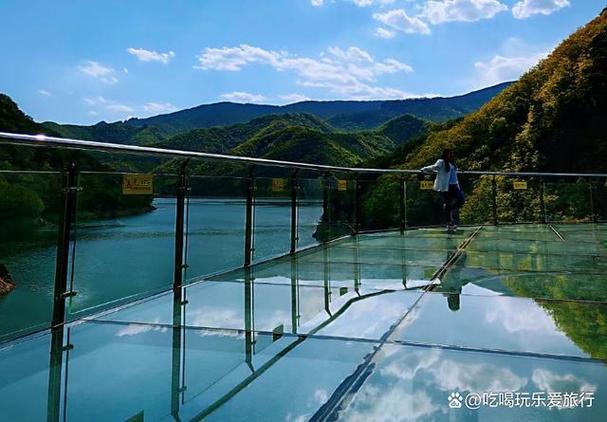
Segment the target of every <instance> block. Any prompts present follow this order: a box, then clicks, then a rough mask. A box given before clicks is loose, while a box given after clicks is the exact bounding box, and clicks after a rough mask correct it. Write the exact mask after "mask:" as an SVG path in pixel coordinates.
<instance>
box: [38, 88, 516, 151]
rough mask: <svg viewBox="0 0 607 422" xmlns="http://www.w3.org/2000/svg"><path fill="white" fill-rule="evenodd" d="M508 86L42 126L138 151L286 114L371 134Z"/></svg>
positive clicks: (470, 103) (471, 107)
mask: <svg viewBox="0 0 607 422" xmlns="http://www.w3.org/2000/svg"><path fill="white" fill-rule="evenodd" d="M508 84H509V82H507V83H503V84H499V85H496V86H493V87H489V88H485V89H482V90H479V91H475V92H471V93H469V94H466V95H461V96H456V97H449V98H442V97H436V98H418V99H407V100H392V101H303V102H299V103H294V104H289V105H285V106H273V105H257V104H236V103H229V102H222V103H216V104H204V105H200V106H197V107H193V108H190V109H186V110H181V111H177V112H174V113H169V114H162V115H158V116H154V117H149V118H145V119H138V118H133V119H129V120H127V121H124V122H113V123H106V122H99V123H97V124H95V125H91V126H81V125H69V124H57V123H54V122H44V123H43V125H44V126H45V127H47V128H48V129H49V130H52V131H54V132H56V133H59V134H60V135H61V136H63V137H66V138H76V139H85V140H96V141H106V142H115V143H120V144H133V145H155V144H158V143H161V142H164V141H166V140H167V139H169V138H171V137H172V136H175V135H178V134H182V133H185V132H189V131H191V130H194V129H203V128H211V127H221V126H231V125H234V124H238V123H246V122H248V121H250V120H254V119H257V118H259V117H263V116H269V115H281V114H311V115H314V116H316V117H317V118H319V119H321V120H324V121H326V122H327V123H328V124H329V125H331V126H333V127H335V128H338V129H344V130H367V129H373V128H376V127H378V126H380V125H382V124H383V123H386V122H387V121H389V120H391V119H393V118H395V117H398V116H401V115H403V114H411V115H413V116H416V117H418V118H421V119H426V120H432V121H444V120H448V119H452V118H456V117H461V116H464V115H466V114H468V113H470V112H472V111H475V110H478V109H479V108H480V107H481V106H482V105H483V104H484V103H486V102H487V101H488V100H489V99H491V98H492V97H493V96H495V95H497V94H498V93H499V92H501V91H502V90H503V89H504V88H505V87H506V86H508ZM211 135H212V134H211Z"/></svg>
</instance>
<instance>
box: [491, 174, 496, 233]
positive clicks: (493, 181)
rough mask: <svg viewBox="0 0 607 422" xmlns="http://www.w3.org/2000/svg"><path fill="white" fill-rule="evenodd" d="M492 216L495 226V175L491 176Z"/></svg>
mask: <svg viewBox="0 0 607 422" xmlns="http://www.w3.org/2000/svg"><path fill="white" fill-rule="evenodd" d="M491 217H492V220H493V221H492V222H493V225H494V226H497V224H498V221H497V183H496V181H495V176H493V177H491Z"/></svg>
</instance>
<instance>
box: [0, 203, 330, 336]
mask: <svg viewBox="0 0 607 422" xmlns="http://www.w3.org/2000/svg"><path fill="white" fill-rule="evenodd" d="M154 205H155V206H156V207H157V209H156V210H155V211H153V212H150V213H147V214H143V215H137V216H132V217H125V218H118V219H112V220H103V221H96V222H86V223H81V224H78V226H77V228H76V235H75V237H76V239H77V240H76V243H75V254H74V255H73V256H72V259H73V272H72V274H71V275H70V280H71V282H72V283H73V290H75V291H76V292H77V295H76V296H75V297H74V298H72V299H71V300H70V301H69V306H68V310H69V312H70V314H71V315H72V316H77V315H78V314H79V313H82V312H83V311H91V310H93V309H94V308H96V307H99V306H101V305H106V304H108V303H113V302H117V301H120V300H123V299H125V298H132V297H134V296H137V295H142V294H143V295H145V294H149V293H152V292H156V291H160V290H165V289H168V288H170V286H171V283H172V278H173V265H174V264H173V262H174V255H173V249H174V242H175V238H174V233H175V200H174V199H164V198H163V199H157V200H156V201H155V202H154ZM189 209H190V212H189V221H188V254H187V261H188V265H189V267H188V269H187V271H186V278H187V279H188V280H193V279H195V278H197V277H200V276H202V275H207V274H212V273H216V272H219V271H222V270H227V269H230V268H234V267H238V266H241V265H242V263H243V259H244V221H245V205H244V202H243V201H242V200H223V199H222V200H209V199H196V200H191V201H190V208H189ZM321 214H322V206H321V204H318V203H314V204H301V206H300V211H299V222H300V232H299V237H300V240H299V246H300V247H303V246H307V245H311V244H314V243H315V242H316V240H315V239H314V238H313V237H312V235H313V233H314V231H315V229H316V223H317V222H318V220H319V219H320V216H321ZM255 216H256V218H255V254H254V259H255V260H257V261H260V260H263V259H267V258H269V257H271V256H274V255H278V254H282V253H285V252H288V250H289V246H290V237H289V236H290V231H289V227H290V207H289V202H288V201H273V202H272V203H268V202H263V203H261V204H258V205H257V207H256V213H255ZM24 250H25V252H22V253H17V254H16V255H15V256H11V257H3V258H2V262H3V263H5V265H6V266H7V267H8V268H9V271H10V272H11V273H12V275H13V278H14V280H15V282H16V284H17V289H16V290H14V291H13V292H11V293H10V294H9V295H7V296H5V297H3V298H2V299H0V321H2V324H1V326H0V337H1V336H3V335H6V334H8V333H13V332H15V331H18V330H27V329H31V328H33V327H42V326H45V325H47V324H48V321H49V320H50V316H51V309H52V295H53V282H54V281H53V280H54V269H55V259H56V246H55V245H54V243H53V242H50V244H49V242H46V243H44V244H39V245H36V246H29V247H27V248H24Z"/></svg>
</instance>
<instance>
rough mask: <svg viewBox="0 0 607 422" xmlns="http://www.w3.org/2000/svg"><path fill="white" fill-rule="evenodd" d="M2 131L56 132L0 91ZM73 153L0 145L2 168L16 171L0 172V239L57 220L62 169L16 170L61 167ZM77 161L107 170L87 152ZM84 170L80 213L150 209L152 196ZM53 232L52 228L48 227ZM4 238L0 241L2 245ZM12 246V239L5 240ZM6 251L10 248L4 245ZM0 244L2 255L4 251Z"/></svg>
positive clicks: (101, 214) (86, 166)
mask: <svg viewBox="0 0 607 422" xmlns="http://www.w3.org/2000/svg"><path fill="white" fill-rule="evenodd" d="M0 131H3V132H17V133H24V134H41V133H44V134H46V135H51V136H57V135H58V134H57V133H55V132H53V131H52V130H49V128H48V127H45V126H42V125H40V124H38V123H35V122H34V121H33V120H32V119H31V118H30V117H29V116H27V115H25V114H24V113H23V112H22V111H21V110H20V109H19V107H18V106H17V104H15V103H14V102H13V101H12V100H11V99H10V98H9V97H8V96H6V95H3V94H0ZM73 155H74V153H72V152H69V151H50V150H47V149H44V148H19V147H17V146H8V145H3V146H0V169H1V170H13V171H14V173H2V174H0V198H2V200H1V201H0V219H1V220H2V221H10V222H11V224H10V225H6V226H5V229H7V230H9V229H10V230H9V231H10V232H6V231H3V232H2V233H0V239H6V238H11V237H15V236H17V235H20V234H23V233H24V232H26V233H31V231H32V230H35V229H37V228H38V227H40V226H43V225H47V224H49V222H53V221H56V220H57V218H58V215H59V214H60V212H61V210H62V198H63V193H62V189H63V186H62V183H63V182H62V177H61V176H60V174H58V173H57V174H56V175H53V174H42V175H39V174H38V175H37V174H32V173H26V172H19V170H46V171H49V170H53V171H57V172H59V171H61V170H62V169H63V168H64V166H65V165H66V164H67V163H69V162H70V161H71V159H72V158H73ZM78 162H79V165H80V167H81V168H82V169H85V170H110V168H109V167H107V166H106V165H104V164H102V163H100V162H99V161H98V160H97V159H95V158H94V157H92V156H91V155H89V154H79V155H78ZM107 182H108V179H107V178H106V179H104V180H99V179H98V178H96V177H93V176H87V178H86V182H85V183H84V184H83V190H82V193H81V194H80V198H79V218H80V219H82V218H86V217H87V216H90V217H110V216H115V215H123V214H131V213H138V212H143V211H147V210H150V209H151V205H150V201H151V198H149V197H146V196H139V197H135V196H130V197H127V196H124V195H122V192H121V188H120V186H121V185H120V184H119V183H107ZM51 234H52V233H51ZM2 243H3V242H0V246H2V245H1V244H2ZM7 247H8V248H10V245H8V246H7ZM8 252H10V251H8ZM8 252H7V251H4V249H3V248H2V247H0V256H2V254H3V253H8Z"/></svg>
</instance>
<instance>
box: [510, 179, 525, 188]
mask: <svg viewBox="0 0 607 422" xmlns="http://www.w3.org/2000/svg"><path fill="white" fill-rule="evenodd" d="M512 187H513V188H514V189H515V190H527V182H526V181H518V182H516V181H515V182H512Z"/></svg>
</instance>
